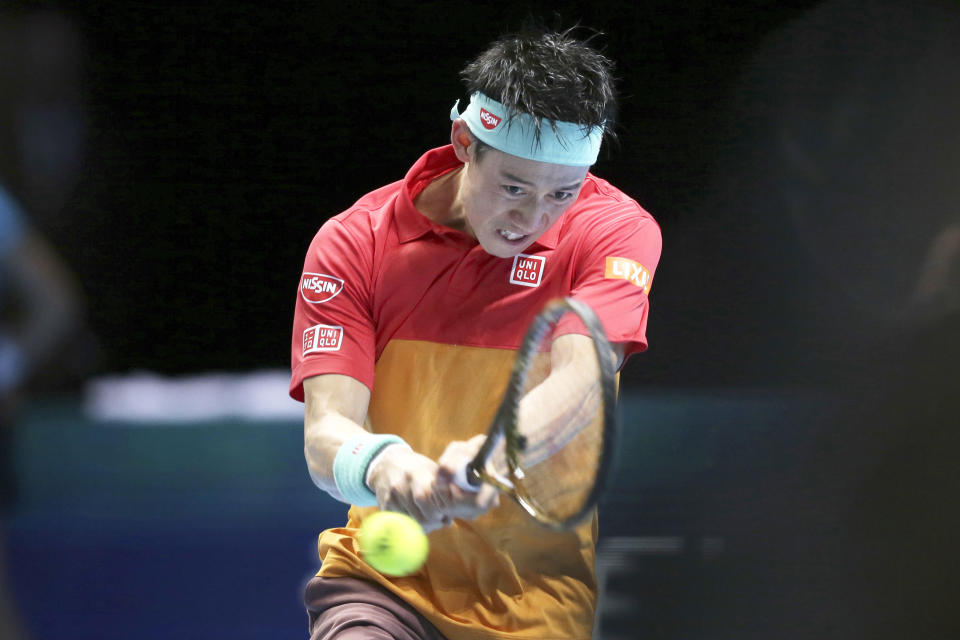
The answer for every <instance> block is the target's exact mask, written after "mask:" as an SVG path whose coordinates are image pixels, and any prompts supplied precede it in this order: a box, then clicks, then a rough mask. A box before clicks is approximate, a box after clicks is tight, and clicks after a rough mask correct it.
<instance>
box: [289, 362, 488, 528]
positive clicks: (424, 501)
mask: <svg viewBox="0 0 960 640" xmlns="http://www.w3.org/2000/svg"><path fill="white" fill-rule="evenodd" d="M303 390H304V402H305V414H304V455H305V457H306V460H307V468H308V470H309V472H310V477H311V478H312V479H313V481H314V484H316V485H317V486H318V487H320V488H321V489H323V490H324V491H326V492H327V493H329V494H330V495H331V496H332V497H334V498H336V499H337V500H340V501H342V502H346V501H347V500H345V499H344V497H343V494H342V493H341V491H340V489H339V488H338V487H337V482H336V479H335V477H334V461H335V460H336V458H337V454H338V453H339V452H340V450H341V448H342V447H343V446H344V444H345V443H346V442H348V441H350V440H351V439H354V438H356V437H363V436H364V434H366V433H368V432H367V431H366V430H365V429H364V428H363V427H362V426H361V425H362V424H363V421H364V419H365V417H366V413H367V408H368V406H369V404H370V391H369V389H367V387H366V386H365V385H364V384H362V383H361V382H359V381H358V380H355V379H354V378H351V377H349V376H344V375H337V374H326V375H319V376H314V377H311V378H307V379H306V380H304V383H303ZM478 447H479V442H477V443H476V447H473V448H472V449H471V448H470V447H464V446H463V443H454V444H452V445H451V448H454V449H455V450H456V452H457V453H458V454H459V455H453V454H450V453H449V448H448V452H447V453H445V454H444V456H445V457H446V458H449V457H451V455H453V457H454V458H457V457H463V459H464V463H465V461H466V460H467V459H469V458H468V457H467V456H469V455H472V451H475V450H476V448H478ZM461 450H462V452H461ZM444 459H445V458H441V460H444ZM365 477H366V481H367V482H366V484H367V486H368V487H369V488H370V490H371V491H373V492H374V494H376V496H377V503H378V504H379V506H380V508H381V509H389V510H392V511H401V512H403V513H407V514H409V515H411V516H413V517H414V518H416V519H417V520H418V521H419V522H420V524H422V525H423V527H424V528H425V529H426V530H428V531H429V530H432V529H437V528H439V527H442V526H444V525H447V524H449V523H450V521H451V520H452V519H453V518H468V519H472V518H476V517H477V516H479V515H481V514H483V513H485V512H486V511H487V509H489V507H490V506H491V505H492V504H495V503H496V500H497V496H496V491H495V490H493V488H492V487H488V488H487V490H486V491H483V492H481V493H480V494H473V493H470V492H463V491H461V490H460V489H459V488H457V487H456V486H455V485H454V484H453V483H452V481H451V474H450V473H449V472H448V471H447V469H446V468H445V467H444V468H441V467H440V466H439V465H438V464H437V463H436V462H435V461H433V460H431V459H430V458H428V457H426V456H423V455H421V454H419V453H416V452H415V451H413V450H412V449H410V447H408V446H405V445H399V444H392V445H388V446H387V447H386V448H384V449H383V450H381V451H380V453H379V454H378V455H377V456H376V457H375V458H374V459H373V460H372V462H371V464H370V466H369V467H368V468H367V472H366V474H365Z"/></svg>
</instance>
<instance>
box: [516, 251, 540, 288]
mask: <svg viewBox="0 0 960 640" xmlns="http://www.w3.org/2000/svg"><path fill="white" fill-rule="evenodd" d="M546 261H547V259H546V258H544V257H543V256H528V255H527V254H525V253H521V254H519V255H517V256H515V257H514V258H513V269H511V270H510V284H520V285H523V286H525V287H537V286H540V280H541V279H542V278H543V265H544V263H546Z"/></svg>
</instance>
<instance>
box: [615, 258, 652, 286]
mask: <svg viewBox="0 0 960 640" xmlns="http://www.w3.org/2000/svg"><path fill="white" fill-rule="evenodd" d="M603 277H604V278H608V279H611V280H626V281H627V282H631V283H633V284H635V285H636V286H638V287H640V288H641V289H643V292H644V293H650V280H651V277H650V272H649V271H647V270H646V268H644V266H643V265H642V264H640V263H639V262H636V261H634V260H631V259H630V258H615V257H611V256H607V264H606V270H605V271H604V274H603Z"/></svg>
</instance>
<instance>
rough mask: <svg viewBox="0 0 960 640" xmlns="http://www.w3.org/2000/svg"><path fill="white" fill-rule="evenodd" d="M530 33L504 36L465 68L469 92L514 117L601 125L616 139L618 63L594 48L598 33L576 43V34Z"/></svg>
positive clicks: (567, 31) (553, 123)
mask: <svg viewBox="0 0 960 640" xmlns="http://www.w3.org/2000/svg"><path fill="white" fill-rule="evenodd" d="M575 30H577V27H574V28H571V29H567V30H565V31H538V30H526V31H523V32H519V33H515V34H510V35H506V36H503V37H501V38H499V39H498V40H496V41H495V42H493V43H492V44H491V45H490V46H489V47H487V49H486V50H485V51H484V52H483V53H481V54H480V55H479V56H477V57H476V58H475V59H474V60H473V61H471V62H470V63H468V64H467V66H466V67H464V69H463V70H462V71H461V72H460V77H461V79H462V80H463V82H464V84H465V85H466V87H467V91H468V92H469V93H471V94H472V93H474V92H476V91H479V92H481V93H483V94H484V95H486V96H487V97H489V98H492V99H494V100H496V101H497V102H499V103H500V104H502V105H504V106H505V107H506V108H507V110H508V112H509V113H510V114H511V115H513V116H515V115H517V114H521V113H526V114H529V115H531V116H533V118H534V120H535V122H536V124H537V126H538V128H539V127H540V126H542V122H543V121H544V120H547V121H548V122H549V123H550V124H551V126H554V127H555V126H556V123H557V122H575V123H577V124H580V125H583V126H584V127H597V126H602V127H603V129H604V135H605V136H606V137H607V138H608V139H615V138H616V134H615V133H614V131H613V125H614V120H615V116H616V106H617V98H616V90H615V87H614V76H613V70H614V64H613V62H612V61H611V60H610V59H609V58H607V57H606V56H605V55H603V54H602V53H600V52H599V51H598V50H596V49H594V48H593V47H592V46H591V45H590V40H592V39H593V38H594V37H595V36H596V35H598V34H596V33H594V34H592V35H591V36H590V37H589V38H586V39H582V40H581V39H578V38H576V37H574V35H573V32H574V31H575Z"/></svg>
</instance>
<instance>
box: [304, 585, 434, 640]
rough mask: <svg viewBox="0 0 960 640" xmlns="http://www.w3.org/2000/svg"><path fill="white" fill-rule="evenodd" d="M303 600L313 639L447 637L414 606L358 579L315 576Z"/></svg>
mask: <svg viewBox="0 0 960 640" xmlns="http://www.w3.org/2000/svg"><path fill="white" fill-rule="evenodd" d="M304 603H305V604H306V606H307V615H308V616H309V619H310V640H371V639H372V640H379V639H381V638H382V639H383V640H446V639H445V638H444V637H443V636H442V635H441V634H440V632H439V631H437V629H436V628H435V627H434V626H433V625H432V624H430V622H428V621H427V619H426V618H424V617H423V616H421V615H420V614H419V613H417V611H416V610H415V609H413V607H411V606H410V605H408V604H406V603H405V602H404V601H403V600H401V599H400V598H398V597H397V596H395V595H393V594H392V593H390V592H389V591H387V590H386V589H383V588H381V587H379V586H378V585H376V584H374V583H372V582H367V581H366V580H357V579H355V578H313V579H311V580H310V582H308V583H307V588H306V592H305V593H304Z"/></svg>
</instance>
